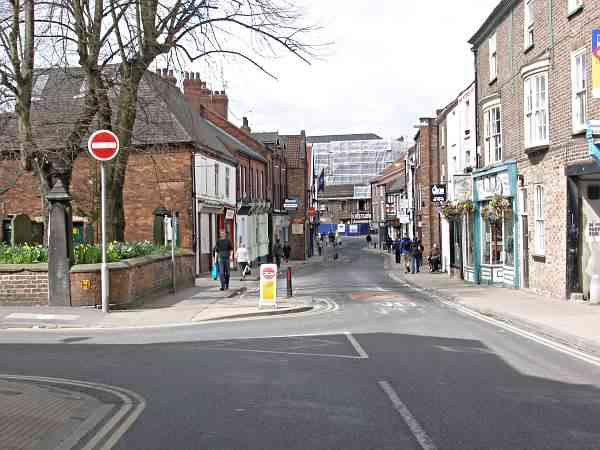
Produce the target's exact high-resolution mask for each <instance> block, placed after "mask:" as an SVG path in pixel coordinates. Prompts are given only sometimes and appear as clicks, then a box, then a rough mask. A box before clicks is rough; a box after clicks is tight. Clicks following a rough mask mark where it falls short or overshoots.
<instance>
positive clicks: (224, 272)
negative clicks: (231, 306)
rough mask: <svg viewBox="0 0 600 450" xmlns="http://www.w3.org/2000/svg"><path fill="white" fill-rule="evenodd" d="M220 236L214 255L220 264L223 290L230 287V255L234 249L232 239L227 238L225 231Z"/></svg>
mask: <svg viewBox="0 0 600 450" xmlns="http://www.w3.org/2000/svg"><path fill="white" fill-rule="evenodd" d="M219 236H220V238H219V240H218V241H217V244H216V245H215V248H214V249H213V255H214V256H215V258H216V262H217V263H218V264H219V281H220V282H221V290H222V291H224V290H225V289H229V257H230V255H231V252H232V251H233V245H231V241H230V240H229V239H227V235H226V234H225V231H221V232H220V234H219Z"/></svg>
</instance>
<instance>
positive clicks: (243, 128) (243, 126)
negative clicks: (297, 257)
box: [223, 91, 252, 134]
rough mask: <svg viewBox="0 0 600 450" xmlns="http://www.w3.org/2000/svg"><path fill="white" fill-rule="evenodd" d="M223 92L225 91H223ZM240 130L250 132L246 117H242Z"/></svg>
mask: <svg viewBox="0 0 600 450" xmlns="http://www.w3.org/2000/svg"><path fill="white" fill-rule="evenodd" d="M223 92H225V91H223ZM242 130H244V131H245V132H246V133H248V134H252V130H251V129H250V125H249V124H248V118H247V117H242Z"/></svg>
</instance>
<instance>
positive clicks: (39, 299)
mask: <svg viewBox="0 0 600 450" xmlns="http://www.w3.org/2000/svg"><path fill="white" fill-rule="evenodd" d="M41 266H44V268H46V267H47V266H46V265H45V264H42V265H41ZM19 303H25V304H37V305H47V304H48V272H47V271H45V270H39V271H38V270H37V269H30V268H23V269H22V270H20V269H18V268H16V267H13V268H11V269H8V270H6V269H4V268H0V304H19Z"/></svg>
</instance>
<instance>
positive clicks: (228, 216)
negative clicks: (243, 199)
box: [225, 209, 235, 220]
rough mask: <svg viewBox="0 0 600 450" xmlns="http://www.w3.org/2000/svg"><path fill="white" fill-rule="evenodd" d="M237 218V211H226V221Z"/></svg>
mask: <svg viewBox="0 0 600 450" xmlns="http://www.w3.org/2000/svg"><path fill="white" fill-rule="evenodd" d="M234 216H235V211H234V210H233V209H228V210H226V211H225V219H227V220H232V219H233V218H234Z"/></svg>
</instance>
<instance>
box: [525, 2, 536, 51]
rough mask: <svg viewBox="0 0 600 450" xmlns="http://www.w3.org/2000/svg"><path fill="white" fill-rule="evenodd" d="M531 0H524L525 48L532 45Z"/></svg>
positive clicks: (532, 16)
mask: <svg viewBox="0 0 600 450" xmlns="http://www.w3.org/2000/svg"><path fill="white" fill-rule="evenodd" d="M533 21H534V14H533V0H525V20H524V22H523V32H524V44H525V50H527V49H528V48H530V47H531V46H533V25H534V22H533Z"/></svg>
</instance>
